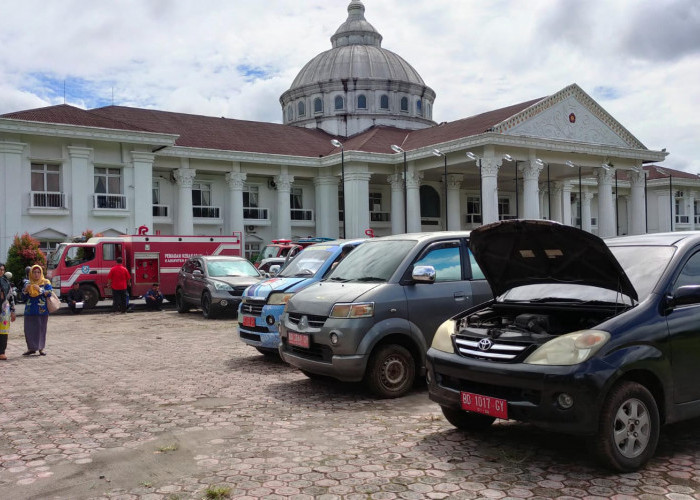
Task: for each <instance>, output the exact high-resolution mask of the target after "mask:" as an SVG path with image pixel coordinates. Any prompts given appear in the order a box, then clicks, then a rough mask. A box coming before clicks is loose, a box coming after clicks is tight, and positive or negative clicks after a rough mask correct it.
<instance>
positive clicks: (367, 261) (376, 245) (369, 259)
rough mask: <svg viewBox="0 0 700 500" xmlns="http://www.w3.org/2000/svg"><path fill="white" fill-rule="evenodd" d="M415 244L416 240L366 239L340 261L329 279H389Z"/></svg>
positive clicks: (378, 280)
mask: <svg viewBox="0 0 700 500" xmlns="http://www.w3.org/2000/svg"><path fill="white" fill-rule="evenodd" d="M415 246H416V241H415V240H377V241H372V240H369V241H366V242H365V243H363V244H362V245H360V246H359V247H357V248H356V249H355V250H353V251H352V252H351V253H350V254H348V256H347V257H345V258H344V259H343V260H342V261H340V264H338V267H336V268H335V270H334V271H333V272H332V273H331V275H330V276H329V277H328V280H330V281H377V282H381V281H387V280H388V279H389V278H390V277H391V276H392V275H393V274H394V272H396V268H397V267H399V264H400V263H401V261H402V260H403V259H404V258H405V257H406V255H408V253H409V252H410V251H411V249H412V248H413V247H415Z"/></svg>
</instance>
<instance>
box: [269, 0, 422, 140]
mask: <svg viewBox="0 0 700 500" xmlns="http://www.w3.org/2000/svg"><path fill="white" fill-rule="evenodd" d="M331 44H332V47H333V48H331V49H330V50H327V51H325V52H322V53H321V54H319V55H317V56H316V57H314V58H313V59H312V60H311V61H309V62H308V63H307V64H306V65H305V66H304V67H303V68H302V69H301V71H300V72H299V74H298V75H297V76H296V78H295V79H294V81H293V82H292V85H291V87H290V88H289V90H287V91H286V92H285V93H284V94H282V96H281V97H280V103H281V104H282V114H283V122H284V123H285V124H287V125H295V126H299V127H306V128H319V129H322V130H325V131H326V132H328V133H329V134H332V135H338V136H344V137H348V136H351V135H354V134H357V133H360V132H363V131H364V130H367V129H368V128H370V127H372V126H374V125H389V126H393V127H399V128H406V129H411V130H415V129H419V128H425V127H430V126H432V125H435V122H433V120H432V107H433V102H434V101H435V92H434V91H433V90H432V89H431V88H430V87H428V86H427V85H425V83H424V82H423V79H422V78H421V76H420V75H419V74H418V72H417V71H416V70H415V69H414V68H413V67H412V66H411V65H410V64H409V63H407V62H406V61H405V60H404V59H403V58H402V57H401V56H399V55H398V54H395V53H394V52H392V51H390V50H386V49H383V48H382V46H381V44H382V35H381V34H379V32H378V31H377V30H376V29H375V28H374V27H373V26H372V25H371V24H370V23H369V22H368V21H367V20H366V19H365V6H364V4H363V3H362V1H361V0H352V1H351V2H350V5H349V6H348V18H347V20H346V21H345V22H344V23H343V24H341V25H340V27H339V28H338V29H337V30H336V32H335V34H333V36H332V37H331Z"/></svg>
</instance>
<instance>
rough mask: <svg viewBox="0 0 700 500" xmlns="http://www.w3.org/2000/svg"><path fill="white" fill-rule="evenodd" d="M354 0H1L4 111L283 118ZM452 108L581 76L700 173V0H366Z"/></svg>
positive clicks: (503, 99) (441, 117) (539, 91)
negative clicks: (300, 76)
mask: <svg viewBox="0 0 700 500" xmlns="http://www.w3.org/2000/svg"><path fill="white" fill-rule="evenodd" d="M349 3H350V2H349V0H303V1H292V0H265V1H263V2H254V1H251V0H200V1H198V2H194V1H191V0H109V1H104V0H103V1H94V0H51V1H46V0H3V2H2V8H1V9H0V114H2V113H8V112H11V111H19V110H24V109H31V108H37V107H42V106H49V105H54V104H62V103H64V102H65V103H67V104H71V105H74V106H78V107H81V108H85V109H90V108H95V107H100V106H105V105H109V104H112V103H113V104H117V105H122V106H135V107H142V108H154V109H161V110H167V111H178V112H185V113H194V114H202V115H213V116H226V117H228V118H237V119H243V120H255V121H268V122H277V123H280V122H281V121H282V111H281V108H280V104H279V97H280V95H281V94H282V93H283V92H284V91H285V90H287V89H288V88H289V86H290V85H291V83H292V80H293V79H294V77H295V76H296V74H297V73H298V72H299V70H300V69H301V68H302V67H303V65H304V64H305V63H307V62H308V61H309V60H311V59H312V58H313V57H314V56H316V55H317V54H318V53H320V52H323V51H325V50H328V49H330V48H331V43H330V37H331V35H332V34H333V33H334V32H335V30H336V29H337V28H338V27H339V26H340V24H341V23H343V22H344V21H345V19H346V18H347V6H348V4H349ZM363 3H364V5H365V8H366V12H365V17H366V19H367V20H368V21H369V22H370V23H371V24H372V25H373V26H374V27H375V28H376V29H377V30H378V31H379V32H380V33H381V34H382V35H383V37H384V40H383V42H382V47H384V48H386V49H389V50H391V51H393V52H396V53H397V54H399V55H400V56H402V57H403V58H404V59H406V60H407V61H408V62H409V63H410V64H411V65H412V66H413V67H414V68H416V69H417V70H418V72H419V73H420V74H421V76H422V77H423V79H424V80H425V82H426V84H427V85H429V86H430V87H431V88H432V89H433V90H434V91H435V92H436V94H437V98H436V101H435V106H434V109H433V118H434V119H435V120H436V121H438V122H443V121H452V120H456V119H460V118H466V117H468V116H471V115H475V114H478V113H482V112H485V111H489V110H493V109H497V108H500V107H504V106H508V105H511V104H516V103H520V102H524V101H528V100H531V99H534V98H539V97H544V96H547V95H550V94H553V93H555V92H557V91H559V90H561V89H562V88H564V87H566V86H567V85H569V84H571V83H577V84H578V85H579V86H580V87H581V88H582V89H583V90H584V91H585V92H587V93H588V94H589V95H590V96H591V97H593V99H595V100H596V101H597V102H598V103H599V104H600V105H601V106H602V107H603V108H605V109H606V110H607V111H608V112H609V113H610V114H612V116H613V117H615V118H616V119H617V120H618V121H619V122H620V123H621V124H622V125H623V126H625V127H626V128H627V129H628V130H629V131H630V132H631V133H632V134H633V135H634V136H636V137H637V138H638V139H639V140H640V141H641V142H642V143H643V144H644V145H645V146H646V147H648V148H649V149H654V150H660V149H662V148H667V150H668V151H669V152H670V153H671V154H670V155H669V156H668V158H667V159H666V161H665V162H664V163H663V164H664V165H666V166H668V167H670V168H674V169H678V170H685V171H688V172H693V173H700V2H698V1H697V0H586V1H581V0H527V1H526V0H363Z"/></svg>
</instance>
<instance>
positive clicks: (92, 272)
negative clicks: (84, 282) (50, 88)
mask: <svg viewBox="0 0 700 500" xmlns="http://www.w3.org/2000/svg"><path fill="white" fill-rule="evenodd" d="M89 274H97V271H90V273H89Z"/></svg>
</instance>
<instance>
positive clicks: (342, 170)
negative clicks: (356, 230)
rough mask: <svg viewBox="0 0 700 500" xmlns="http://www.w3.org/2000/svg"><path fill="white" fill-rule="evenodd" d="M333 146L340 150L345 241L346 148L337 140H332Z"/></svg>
mask: <svg viewBox="0 0 700 500" xmlns="http://www.w3.org/2000/svg"><path fill="white" fill-rule="evenodd" d="M331 144H332V145H333V146H335V147H336V148H340V189H341V192H342V193H343V239H345V226H347V218H348V217H347V213H346V211H345V147H344V146H343V143H342V142H340V141H339V140H337V139H331Z"/></svg>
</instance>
